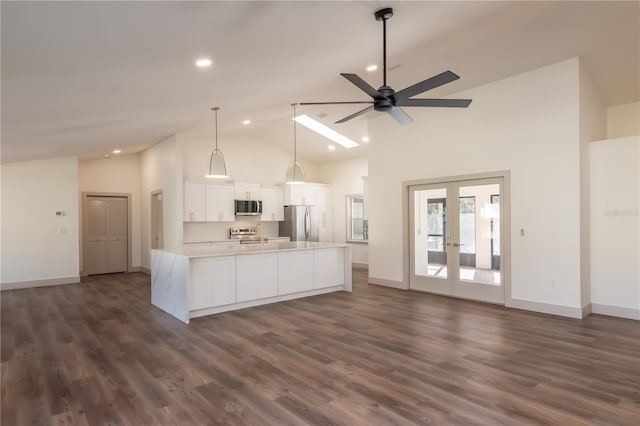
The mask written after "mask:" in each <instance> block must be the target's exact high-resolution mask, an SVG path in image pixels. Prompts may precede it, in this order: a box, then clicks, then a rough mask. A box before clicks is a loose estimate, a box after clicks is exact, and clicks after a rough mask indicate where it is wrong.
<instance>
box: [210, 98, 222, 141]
mask: <svg viewBox="0 0 640 426" xmlns="http://www.w3.org/2000/svg"><path fill="white" fill-rule="evenodd" d="M219 109H220V107H213V108H211V110H213V111H214V112H215V124H216V151H217V150H218V110H219Z"/></svg>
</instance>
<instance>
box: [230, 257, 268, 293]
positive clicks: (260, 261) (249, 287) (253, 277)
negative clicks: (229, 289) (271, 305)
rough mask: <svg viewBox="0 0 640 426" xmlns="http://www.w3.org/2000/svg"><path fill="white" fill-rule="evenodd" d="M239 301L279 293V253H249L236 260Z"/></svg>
mask: <svg viewBox="0 0 640 426" xmlns="http://www.w3.org/2000/svg"><path fill="white" fill-rule="evenodd" d="M236 295H237V302H246V301H249V300H256V299H264V298H266V297H273V296H277V295H278V253H262V254H247V255H244V256H238V257H237V261H236Z"/></svg>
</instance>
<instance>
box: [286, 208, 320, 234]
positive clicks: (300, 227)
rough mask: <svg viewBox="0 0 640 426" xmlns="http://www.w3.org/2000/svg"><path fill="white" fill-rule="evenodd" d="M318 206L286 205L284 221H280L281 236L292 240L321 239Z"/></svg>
mask: <svg viewBox="0 0 640 426" xmlns="http://www.w3.org/2000/svg"><path fill="white" fill-rule="evenodd" d="M318 223H319V218H318V207H317V206H284V221H283V222H280V236H281V237H291V241H319V225H318Z"/></svg>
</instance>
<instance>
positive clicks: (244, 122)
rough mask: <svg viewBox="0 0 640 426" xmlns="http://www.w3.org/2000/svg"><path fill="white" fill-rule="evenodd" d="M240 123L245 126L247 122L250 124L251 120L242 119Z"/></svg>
mask: <svg viewBox="0 0 640 426" xmlns="http://www.w3.org/2000/svg"><path fill="white" fill-rule="evenodd" d="M242 124H244V125H245V126H246V125H247V124H251V120H244V121H243V122H242Z"/></svg>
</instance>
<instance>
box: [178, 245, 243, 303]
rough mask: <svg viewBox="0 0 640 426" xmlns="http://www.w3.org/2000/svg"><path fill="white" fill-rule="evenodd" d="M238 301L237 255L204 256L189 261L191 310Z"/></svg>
mask: <svg viewBox="0 0 640 426" xmlns="http://www.w3.org/2000/svg"><path fill="white" fill-rule="evenodd" d="M235 302H236V258H235V256H223V257H204V258H198V259H191V260H190V262H189V310H196V309H205V308H212V307H215V306H223V305H229V304H231V303H235Z"/></svg>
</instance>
